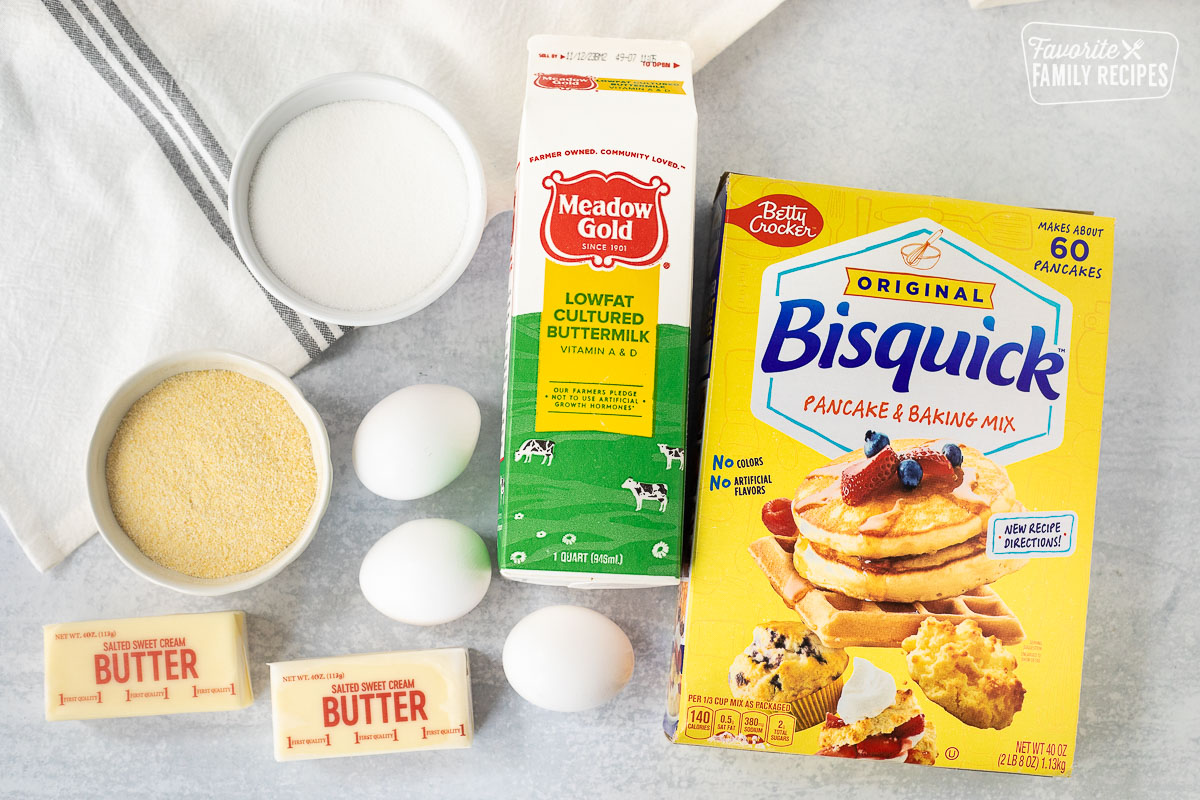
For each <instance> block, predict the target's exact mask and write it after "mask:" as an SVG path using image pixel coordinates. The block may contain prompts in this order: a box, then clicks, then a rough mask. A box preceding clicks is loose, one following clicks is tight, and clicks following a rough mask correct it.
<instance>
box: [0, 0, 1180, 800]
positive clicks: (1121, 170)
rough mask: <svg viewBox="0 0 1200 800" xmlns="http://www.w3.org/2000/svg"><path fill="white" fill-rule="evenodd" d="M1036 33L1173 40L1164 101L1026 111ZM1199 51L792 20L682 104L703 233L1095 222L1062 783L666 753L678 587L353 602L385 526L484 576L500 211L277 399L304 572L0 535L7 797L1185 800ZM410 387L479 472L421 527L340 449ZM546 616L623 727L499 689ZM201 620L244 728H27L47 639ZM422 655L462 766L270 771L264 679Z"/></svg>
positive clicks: (1120, 20) (501, 304)
mask: <svg viewBox="0 0 1200 800" xmlns="http://www.w3.org/2000/svg"><path fill="white" fill-rule="evenodd" d="M1029 20H1048V21H1056V22H1071V23H1079V24H1088V25H1105V26H1121V27H1130V28H1144V29H1154V30H1167V31H1171V32H1173V33H1175V34H1176V35H1177V36H1178V37H1179V40H1180V42H1181V49H1180V58H1179V66H1178V71H1177V74H1176V78H1175V85H1174V89H1173V91H1172V92H1171V94H1170V96H1169V97H1167V98H1166V99H1163V100H1157V101H1148V102H1127V103H1099V104H1091V105H1078V106H1053V107H1043V106H1038V105H1035V104H1034V103H1033V102H1032V101H1031V100H1030V97H1029V94H1028V91H1027V88H1026V82H1025V74H1024V65H1023V59H1022V53H1021V48H1020V42H1019V32H1020V29H1021V26H1022V25H1023V24H1024V23H1025V22H1027V21H1029ZM634 32H636V25H633V24H631V25H630V27H629V29H628V33H634ZM514 46H517V45H514ZM1198 46H1200V8H1197V7H1196V5H1195V4H1193V3H1190V2H1177V1H1176V0H1142V1H1141V2H1136V3H1131V2H1120V0H1094V1H1091V2H1089V1H1085V0H1075V1H1074V2H1072V1H1071V0H1050V1H1049V2H1045V3H1039V4H1033V5H1023V6H1015V7H1012V8H1007V9H1000V10H994V11H982V12H971V11H970V10H968V8H967V2H966V0H923V1H922V2H906V3H887V4H882V3H874V2H869V1H868V0H840V1H837V2H835V0H826V1H824V2H817V1H816V0H813V1H812V2H801V1H800V0H796V1H795V2H792V3H789V4H785V6H784V7H783V8H781V9H780V10H779V11H778V12H776V13H775V14H774V15H772V16H771V17H769V18H768V19H767V20H766V21H764V22H763V23H762V24H760V25H759V26H758V27H756V28H754V29H753V30H752V31H751V32H750V33H749V34H748V35H746V36H745V37H743V38H742V39H741V40H739V41H738V42H736V43H735V44H734V45H733V46H732V47H730V48H729V49H728V50H727V51H725V52H724V53H723V54H721V55H720V56H719V57H717V59H716V60H715V61H713V62H712V63H711V64H710V65H709V66H707V67H706V68H705V69H704V70H703V71H701V72H700V73H699V75H698V76H697V79H696V91H697V97H698V102H699V111H700V148H699V161H700V176H699V181H698V197H697V203H696V208H697V213H698V214H699V215H701V216H700V219H701V220H704V219H706V218H707V213H708V207H709V200H710V198H711V196H712V192H713V190H714V189H715V187H716V182H717V178H718V176H719V175H720V173H721V172H723V171H725V170H736V171H741V172H748V173H755V174H763V175H770V176H777V177H781V178H795V179H803V180H808V181H813V182H821V183H835V184H841V185H847V186H864V187H870V188H878V189H895V190H908V191H913V192H921V193H929V194H942V195H949V196H955V197H966V198H972V199H979V200H993V201H998V202H1008V203H1014V204H1019V205H1037V206H1049V207H1056V208H1085V209H1093V210H1095V211H1097V212H1099V213H1103V214H1105V215H1109V216H1113V217H1116V219H1117V239H1116V266H1115V268H1114V271H1113V278H1114V289H1113V304H1112V320H1111V328H1110V340H1109V349H1108V354H1109V359H1108V386H1107V394H1106V398H1105V413H1104V440H1103V448H1102V454H1101V475H1100V482H1099V490H1098V491H1099V503H1098V506H1097V512H1096V520H1097V522H1096V532H1095V546H1094V550H1093V565H1092V587H1091V599H1090V604H1089V614H1088V616H1089V624H1088V632H1087V640H1086V659H1085V666H1084V675H1083V691H1082V698H1081V712H1080V722H1079V738H1078V747H1077V757H1076V760H1075V776H1074V777H1072V778H1070V779H1066V780H1063V779H1051V778H1030V777H1021V776H1010V775H997V774H986V773H971V772H962V771H954V770H941V769H938V770H933V769H917V768H912V767H904V766H897V765H891V764H861V763H852V762H845V761H838V760H833V759H816V758H802V757H791V758H789V757H784V756H777V755H763V754H758V753H746V752H736V751H729V750H717V749H711V748H696V747H684V746H677V745H670V744H668V743H667V741H666V740H665V739H664V737H663V734H662V730H661V718H662V714H663V708H664V700H665V695H666V676H667V667H668V662H669V650H670V637H671V631H672V621H673V619H674V614H675V591H674V590H673V589H659V590H640V591H599V592H593V593H583V592H578V591H571V590H566V589H557V588H546V587H536V586H529V585H523V584H517V583H512V582H509V581H506V580H503V579H501V578H500V577H499V576H496V578H495V579H494V581H493V582H492V586H491V589H490V590H489V592H488V594H487V597H486V598H485V599H484V601H483V603H482V604H481V605H480V606H479V607H478V608H477V609H476V610H475V611H474V612H472V613H471V614H469V615H468V616H466V617H465V618H463V619H461V620H458V621H456V622H453V623H450V624H448V625H444V626H441V627H438V628H433V629H420V628H413V627H408V626H404V625H401V624H398V623H393V622H391V621H389V620H387V619H386V618H384V617H383V616H381V615H380V614H378V613H377V612H375V611H374V610H373V609H372V608H371V607H370V606H368V605H367V603H366V601H365V600H364V599H363V597H362V595H361V594H360V592H359V590H358V583H357V575H358V566H359V563H360V561H361V559H362V556H363V554H364V553H365V552H366V550H367V549H368V548H369V547H370V545H371V544H372V543H373V542H374V541H375V540H376V539H378V538H379V537H380V536H381V535H383V534H384V533H386V532H387V531H388V530H390V529H391V528H393V527H394V526H396V525H398V524H399V523H401V522H403V521H405V520H409V519H414V518H419V517H425V516H446V517H451V518H453V519H457V520H460V521H462V522H464V523H466V524H468V525H470V526H472V527H474V528H475V529H476V530H478V531H480V532H481V533H482V534H483V536H484V537H485V538H486V539H487V540H488V542H489V547H491V548H492V550H493V553H494V545H495V519H496V493H495V486H496V474H497V455H498V447H499V445H498V441H499V436H500V431H499V427H500V393H501V387H502V383H503V376H502V357H503V335H504V310H505V292H506V267H507V258H508V236H509V226H510V217H509V216H508V215H503V216H501V217H499V218H497V219H495V220H493V221H492V222H491V224H490V225H489V226H488V228H487V230H486V231H485V233H484V237H483V242H482V244H481V246H480V248H479V252H478V254H477V255H476V257H475V259H474V261H473V262H472V264H471V266H470V268H469V269H468V271H467V272H466V274H465V275H464V276H463V278H462V279H461V280H460V281H459V283H458V284H457V285H456V286H455V287H454V288H453V289H452V290H451V291H450V292H449V293H448V294H447V295H446V296H445V297H444V298H442V299H441V300H440V301H438V302H437V303H436V304H434V305H433V306H431V307H430V308H428V309H426V310H425V311H423V312H421V313H419V314H417V315H416V316H414V317H411V318H409V319H406V320H402V321H400V322H398V323H394V324H391V325H387V326H383V327H379V328H373V329H365V330H358V331H355V332H354V333H353V334H351V335H349V336H348V337H347V338H346V340H345V341H343V342H341V343H339V344H338V345H337V346H336V347H334V348H333V349H332V351H331V352H329V353H328V354H327V355H325V356H323V357H322V358H321V359H320V360H319V361H318V362H317V363H315V364H313V365H312V366H310V367H308V368H307V369H305V370H304V371H303V372H301V373H300V375H299V376H298V377H297V381H298V383H299V385H300V387H301V388H302V389H303V390H304V391H305V392H306V394H307V395H308V397H309V399H310V400H311V401H312V402H313V403H314V405H315V406H316V407H317V409H318V410H319V411H320V412H321V414H322V416H323V417H324V419H325V421H326V423H327V425H328V427H329V434H330V439H331V443H332V448H333V460H334V473H335V477H334V486H333V498H332V502H331V504H330V507H329V513H328V515H327V516H326V517H325V520H324V523H323V524H322V526H321V529H320V531H319V533H318V535H317V537H316V539H315V541H314V542H313V544H312V546H311V547H309V549H308V550H307V552H305V554H304V555H303V556H302V557H301V558H300V559H299V560H298V561H297V562H296V563H295V564H293V565H292V566H290V567H289V568H288V569H286V570H285V571H284V572H283V573H282V574H281V575H280V576H278V577H277V578H275V579H274V580H272V581H270V582H269V583H267V584H265V585H263V586H260V587H258V588H257V589H253V590H250V591H247V592H244V593H242V594H239V595H235V596H232V597H227V598H224V599H221V598H217V599H201V598H190V597H185V596H182V595H179V594H175V593H173V592H171V591H169V590H167V589H161V588H158V587H155V586H151V585H149V584H148V583H146V582H144V581H142V580H141V579H140V578H138V577H136V576H135V575H133V574H132V573H131V572H129V571H128V570H127V569H125V568H124V567H123V566H121V564H120V563H119V562H118V561H117V559H116V557H115V556H114V555H113V554H112V553H111V552H109V550H108V548H107V546H106V545H105V544H104V543H103V542H102V541H101V540H100V539H99V538H93V539H92V540H90V541H89V542H88V543H87V544H85V545H84V546H83V547H81V548H80V549H79V550H78V551H77V552H76V553H74V554H73V555H72V556H70V557H69V558H68V559H67V560H66V561H65V562H64V563H63V564H61V565H60V566H59V567H57V568H55V569H54V570H52V571H50V572H49V573H47V574H45V575H41V574H38V573H37V572H36V571H35V570H34V569H33V568H32V567H31V566H30V565H29V563H28V562H27V561H26V560H25V558H24V556H23V555H22V554H21V551H20V549H19V548H18V546H17V544H16V542H15V540H14V539H13V538H12V537H11V536H10V535H8V533H7V532H0V586H3V593H2V594H3V596H2V598H0V609H2V611H3V613H2V615H0V617H2V618H0V637H2V640H3V642H4V651H5V652H4V657H3V658H2V659H0V686H2V688H3V693H4V699H3V707H4V709H5V713H4V714H2V715H0V742H3V745H2V746H0V795H5V796H12V797H34V796H102V795H114V794H116V793H117V792H118V790H121V792H120V793H121V794H122V795H125V796H138V797H140V796H150V795H156V796H159V795H161V796H168V795H169V796H180V797H197V796H222V797H232V796H267V795H273V794H280V795H288V796H299V795H313V796H317V795H346V796H350V795H353V796H357V797H385V796H387V797H396V796H399V797H409V796H412V797H453V796H457V797H461V796H477V797H492V796H522V797H524V796H528V797H541V796H561V795H569V794H572V793H580V794H583V795H584V796H597V797H599V796H606V797H607V796H625V797H643V796H657V795H664V794H667V793H672V794H678V793H682V792H694V793H696V796H704V797H709V796H718V795H720V796H724V795H729V796H738V797H771V796H773V795H776V794H787V795H795V794H809V793H812V792H823V793H827V794H829V795H831V796H832V795H833V793H835V792H836V793H837V794H838V795H842V796H845V795H850V794H854V793H862V794H864V795H867V796H873V797H890V796H926V797H961V796H972V797H980V798H984V797H1007V796H1013V795H1021V796H1058V795H1063V796H1078V797H1093V796H1108V795H1117V794H1120V795H1122V796H1124V795H1146V794H1154V795H1162V796H1181V795H1185V794H1189V793H1191V794H1193V796H1195V792H1196V791H1197V789H1196V787H1197V786H1198V785H1200V767H1198V760H1197V751H1198V747H1197V744H1198V733H1197V731H1198V730H1200V725H1198V724H1197V722H1196V720H1197V718H1198V717H1200V693H1198V691H1197V680H1196V676H1197V669H1196V657H1197V655H1198V654H1200V625H1198V624H1197V608H1200V590H1198V589H1197V582H1196V580H1195V573H1196V568H1197V566H1198V562H1197V556H1196V551H1197V545H1196V542H1197V541H1198V538H1197V537H1198V535H1197V531H1196V527H1195V526H1196V523H1195V519H1196V518H1197V517H1198V516H1200V514H1198V515H1194V514H1192V511H1193V510H1196V511H1198V512H1200V493H1198V492H1197V491H1196V490H1195V487H1196V483H1197V481H1196V478H1197V467H1198V464H1200V461H1198V459H1200V455H1197V453H1198V452H1200V450H1197V448H1198V447H1200V435H1198V433H1197V429H1195V428H1193V427H1192V425H1193V424H1195V417H1194V415H1195V414H1196V413H1197V411H1198V410H1200V401H1198V400H1197V386H1198V385H1197V380H1196V378H1195V376H1196V374H1197V373H1198V371H1200V351H1198V349H1197V344H1196V343H1197V342H1198V341H1200V314H1197V313H1196V305H1195V304H1196V298H1197V297H1198V296H1200V271H1198V270H1197V269H1195V267H1194V263H1193V262H1194V261H1195V225H1196V220H1197V219H1200V191H1198V190H1197V186H1200V174H1198V173H1200V170H1198V168H1197V158H1196V143H1197V133H1196V131H1197V129H1200V104H1198V103H1197V88H1196V85H1195V82H1194V79H1195V77H1196V73H1195V71H1194V70H1192V69H1191V65H1192V64H1193V63H1194V56H1195V54H1196V48H1197V47H1198ZM348 66H352V65H348ZM699 227H700V228H701V230H702V231H703V229H704V228H705V227H706V226H704V225H701V226H699ZM702 240H703V233H701V241H702ZM701 252H702V251H701ZM415 382H446V383H453V384H457V385H459V386H462V387H463V388H465V389H467V390H468V391H470V392H471V393H472V394H473V395H474V396H475V397H476V398H478V400H479V403H480V406H481V407H482V409H483V431H482V435H481V439H480V446H479V448H478V451H477V452H476V454H475V457H474V459H473V461H472V462H471V465H470V467H469V468H468V470H467V472H466V473H465V474H464V475H463V476H462V477H461V478H460V479H459V480H458V481H456V482H455V483H454V484H453V485H451V486H450V487H449V488H447V489H445V490H443V491H442V492H439V493H438V494H436V495H434V496H433V497H430V498H427V499H424V500H420V501H415V502H410V503H401V502H392V501H387V500H384V499H381V498H378V497H375V496H374V495H372V494H370V493H369V492H368V491H367V490H366V489H364V488H363V487H362V486H361V485H360V484H359V483H358V481H357V479H356V478H355V476H354V472H353V469H352V467H351V465H350V445H351V440H352V438H353V434H354V430H355V427H356V425H357V423H358V421H359V420H360V419H361V418H362V416H363V414H365V413H366V411H367V410H368V409H369V408H370V407H371V406H372V405H373V404H374V403H375V402H376V401H377V400H379V399H380V398H381V397H383V396H384V395H386V394H388V393H389V392H391V391H393V390H395V389H397V388H399V387H402V386H405V385H407V384H411V383H415ZM554 603H577V604H581V605H586V606H589V607H592V608H595V609H597V610H599V611H602V612H603V613H605V614H607V615H609V616H610V617H612V618H613V619H614V620H615V621H616V622H617V623H618V624H619V625H620V626H621V627H622V628H624V629H625V630H626V632H628V634H629V636H630V638H631V639H632V641H633V644H634V648H635V651H636V654H637V666H636V669H635V672H634V677H633V681H632V682H631V684H630V685H629V686H628V688H627V689H626V690H625V692H624V693H623V694H621V695H620V696H619V697H618V698H617V700H616V701H614V702H612V703H610V704H608V705H606V706H604V707H602V708H600V709H598V710H596V711H593V712H586V713H581V714H575V715H561V714H555V713H552V712H547V711H542V710H540V709H537V708H535V707H533V706H530V705H528V704H526V703H525V702H524V701H522V700H521V699H520V698H519V697H518V696H517V695H516V694H515V693H514V692H513V691H512V690H511V689H510V688H509V687H508V685H507V683H506V682H505V679H504V675H503V671H502V669H501V666H500V651H501V646H502V644H503V640H504V637H505V635H506V633H507V632H508V630H509V628H510V627H511V626H512V625H513V624H514V623H515V622H516V621H517V620H518V619H520V618H521V617H522V616H523V615H524V614H526V613H528V612H530V611H532V610H534V609H536V608H539V607H541V606H545V605H550V604H554ZM223 608H241V609H244V610H245V611H246V612H247V613H248V615H249V619H250V623H249V624H250V655H251V658H252V660H253V662H254V663H253V673H252V674H253V680H254V684H255V686H256V687H257V689H258V694H259V697H258V699H257V701H256V702H255V704H254V705H253V706H252V707H251V708H249V709H247V710H245V711H242V712H237V713H223V714H199V715H186V716H174V717H151V718H143V719H124V720H104V721H100V722H94V723H56V724H49V723H46V722H44V721H43V720H42V708H41V702H42V701H41V691H42V653H41V644H40V643H41V631H40V626H41V625H42V624H44V623H48V622H59V621H68V620H77V619H91V618H102V617H121V616H134V615H147V614H159V613H170V612H183V611H202V610H217V609H223ZM442 645H466V646H468V647H470V648H471V658H472V668H473V673H474V691H475V709H476V721H477V727H478V734H477V738H476V741H475V746H474V748H473V749H471V750H466V751H446V752H434V753H423V754H409V755H396V756H387V757H378V758H357V759H336V760H327V761H317V762H307V763H300V764H276V763H275V762H274V760H273V759H272V756H271V747H270V741H269V734H268V731H269V729H270V724H271V723H270V698H269V696H268V694H269V692H268V690H267V672H266V667H265V662H267V661H270V660H282V659H290V658H300V657H308V656H318V655H334V654H340V653H355V652H366V651H374V650H385V649H407V648H424V647H434V646H442ZM1069 701H1070V698H1064V703H1066V702H1069Z"/></svg>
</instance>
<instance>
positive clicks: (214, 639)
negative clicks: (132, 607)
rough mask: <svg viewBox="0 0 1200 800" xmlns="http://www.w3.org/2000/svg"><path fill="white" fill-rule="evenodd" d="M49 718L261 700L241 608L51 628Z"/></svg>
mask: <svg viewBox="0 0 1200 800" xmlns="http://www.w3.org/2000/svg"><path fill="white" fill-rule="evenodd" d="M43 638H44V642H45V654H46V719H47V720H50V721H52V722H53V721H56V720H67V719H99V718H102V717H141V716H149V715H152V714H184V713H188V712H192V711H230V710H233V709H237V708H245V707H246V706H248V705H250V704H251V703H253V702H254V694H253V692H252V691H251V689H250V670H249V667H248V665H247V657H246V615H245V614H243V613H242V612H241V611H218V612H214V613H210V614H171V615H168V616H162V617H136V618H132V619H105V620H93V621H90V622H64V623H61V624H58V625H46V626H45V627H44V628H43Z"/></svg>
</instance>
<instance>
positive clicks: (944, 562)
mask: <svg viewBox="0 0 1200 800" xmlns="http://www.w3.org/2000/svg"><path fill="white" fill-rule="evenodd" d="M872 436H874V437H877V438H878V439H879V440H880V441H877V442H876V443H875V446H874V447H872V446H871V444H872V443H871V442H870V441H868V451H869V452H871V455H870V456H868V455H866V452H864V450H857V451H855V452H852V453H848V454H846V455H844V456H842V457H840V458H837V459H835V460H834V461H832V462H830V463H829V464H827V465H825V466H823V467H820V468H818V469H816V470H813V471H812V472H811V473H809V474H808V476H806V477H805V478H804V480H803V481H802V482H801V484H800V487H799V488H798V489H797V490H796V494H795V499H794V500H793V501H792V507H791V511H792V517H793V521H794V523H795V526H796V529H797V537H798V539H797V542H796V545H795V549H794V551H793V560H794V562H795V565H796V570H797V572H799V573H800V574H801V575H802V576H804V577H805V578H806V579H807V580H809V581H810V582H811V583H813V584H816V585H818V586H821V587H824V588H826V589H830V590H833V591H836V592H839V593H840V594H844V595H846V596H848V597H856V598H859V599H861V600H871V601H886V602H896V603H912V602H918V601H930V600H938V599H942V598H947V597H955V596H958V595H961V594H963V593H965V592H968V591H970V590H972V589H975V588H976V587H979V586H983V585H985V584H988V583H992V582H993V581H995V580H997V579H999V578H1001V577H1003V576H1004V575H1008V574H1009V573H1011V572H1014V571H1015V570H1017V569H1019V568H1021V567H1022V566H1024V565H1025V564H1026V563H1028V559H1020V558H1016V559H994V558H988V556H987V553H986V549H987V527H988V520H989V519H990V518H991V516H992V515H993V514H1000V513H1004V512H1010V511H1020V510H1023V507H1022V506H1021V504H1020V503H1019V502H1017V499H1016V492H1015V490H1014V488H1013V484H1012V481H1011V480H1009V477H1008V473H1007V472H1006V471H1005V469H1004V468H1003V467H1001V466H999V465H998V464H996V463H995V462H994V461H992V460H991V459H989V458H987V457H986V456H984V455H983V453H981V452H979V451H978V450H976V449H975V448H972V447H966V446H962V447H961V448H960V447H959V446H957V445H950V446H951V447H953V448H954V451H955V457H956V461H957V463H953V464H952V463H951V461H950V460H949V459H948V458H947V457H946V455H945V454H944V453H943V452H942V449H941V446H940V443H939V442H938V441H936V440H933V439H901V440H897V441H896V442H895V443H891V442H889V441H888V440H887V438H886V437H884V436H882V435H881V434H876V433H874V432H868V439H870V438H871V437H872ZM918 464H919V465H920V466H918ZM906 465H908V467H911V469H912V470H913V473H914V474H913V475H911V476H910V477H911V480H910V481H909V482H908V483H906V482H905V474H904V473H905V471H906V469H907V468H908V467H906ZM922 467H923V469H922Z"/></svg>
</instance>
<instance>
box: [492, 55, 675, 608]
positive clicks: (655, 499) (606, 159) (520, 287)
mask: <svg viewBox="0 0 1200 800" xmlns="http://www.w3.org/2000/svg"><path fill="white" fill-rule="evenodd" d="M518 157H519V160H518V167H517V179H516V198H515V211H514V214H513V240H512V259H511V263H510V267H509V317H508V342H507V358H506V361H507V365H506V367H507V368H506V371H507V378H508V383H507V388H506V392H505V415H504V426H503V427H504V445H503V446H504V450H503V452H502V453H501V469H500V510H499V523H500V525H499V531H500V532H499V561H500V572H501V574H503V575H504V576H506V577H508V578H512V579H514V580H520V581H528V582H531V583H548V584H563V585H569V586H593V587H595V586H655V585H663V584H674V583H676V582H677V581H678V580H679V567H680V544H681V536H680V534H681V522H682V518H683V509H684V506H685V505H686V504H685V502H684V500H685V498H684V466H685V463H684V460H685V453H684V447H685V441H684V436H685V426H684V423H685V411H686V405H687V367H688V330H689V322H690V311H691V286H692V283H691V273H692V220H693V214H694V205H693V204H694V198H695V178H694V175H695V163H696V108H695V102H694V100H693V97H692V73H691V51H690V50H689V48H688V46H687V45H686V44H683V43H681V42H662V41H643V40H625V39H594V38H582V37H561V36H537V37H534V38H533V39H531V40H530V41H529V75H528V80H527V82H526V96H525V111H524V116H523V118H522V122H521V138H520V144H519V147H518Z"/></svg>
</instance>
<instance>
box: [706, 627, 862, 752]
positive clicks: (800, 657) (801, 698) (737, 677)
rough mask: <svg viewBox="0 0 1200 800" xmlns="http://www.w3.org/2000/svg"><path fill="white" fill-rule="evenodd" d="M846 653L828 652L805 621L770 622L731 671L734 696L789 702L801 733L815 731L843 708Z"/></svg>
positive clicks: (847, 662) (846, 663)
mask: <svg viewBox="0 0 1200 800" xmlns="http://www.w3.org/2000/svg"><path fill="white" fill-rule="evenodd" d="M849 663H850V658H849V656H847V655H846V651H845V650H838V649H836V648H832V647H826V646H825V645H824V644H822V643H821V640H820V639H819V638H817V635H816V634H815V633H813V632H812V631H810V630H809V629H808V628H806V627H804V625H803V624H802V623H800V622H764V623H763V624H761V625H759V626H757V627H755V629H754V636H753V640H752V641H751V643H750V646H749V647H747V648H746V649H745V650H744V651H742V652H741V653H738V654H737V656H736V657H735V658H734V659H733V664H732V665H730V667H729V690H730V691H731V692H732V693H733V696H734V697H738V698H742V699H746V700H763V701H767V702H772V703H788V704H790V705H791V710H792V714H793V715H794V716H795V717H796V721H797V723H798V729H800V730H803V729H804V728H811V727H812V726H813V725H818V724H820V723H821V721H822V720H824V719H825V714H826V713H827V712H828V711H830V710H832V709H833V708H834V707H835V706H836V705H837V700H838V697H839V695H840V694H841V687H842V674H843V673H845V671H846V667H847V665H848V664H849Z"/></svg>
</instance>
